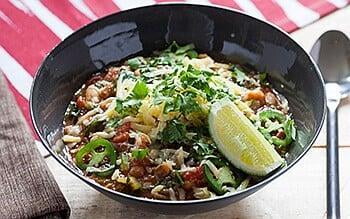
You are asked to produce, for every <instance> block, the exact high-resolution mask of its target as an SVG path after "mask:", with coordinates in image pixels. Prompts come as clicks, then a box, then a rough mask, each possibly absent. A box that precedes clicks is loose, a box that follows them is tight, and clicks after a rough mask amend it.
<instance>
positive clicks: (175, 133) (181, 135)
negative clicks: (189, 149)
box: [161, 120, 187, 143]
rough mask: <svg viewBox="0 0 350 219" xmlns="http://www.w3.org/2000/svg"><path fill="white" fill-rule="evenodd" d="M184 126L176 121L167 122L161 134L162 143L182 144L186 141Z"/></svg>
mask: <svg viewBox="0 0 350 219" xmlns="http://www.w3.org/2000/svg"><path fill="white" fill-rule="evenodd" d="M186 133H187V131H186V126H185V125H184V124H182V123H180V122H179V121H177V120H172V121H170V122H168V124H167V126H166V127H165V128H164V130H163V132H162V133H161V141H162V142H163V143H175V142H183V141H184V140H185V139H186Z"/></svg>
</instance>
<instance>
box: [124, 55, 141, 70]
mask: <svg viewBox="0 0 350 219" xmlns="http://www.w3.org/2000/svg"><path fill="white" fill-rule="evenodd" d="M127 64H128V65H129V66H130V68H131V70H136V69H138V68H139V67H140V66H141V65H142V61H141V58H140V57H135V58H132V59H129V60H128V61H127Z"/></svg>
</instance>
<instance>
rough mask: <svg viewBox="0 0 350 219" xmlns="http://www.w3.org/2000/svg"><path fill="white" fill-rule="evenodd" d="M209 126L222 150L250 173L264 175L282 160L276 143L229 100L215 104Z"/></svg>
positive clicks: (240, 167)
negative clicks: (265, 135) (267, 138)
mask: <svg viewBox="0 0 350 219" xmlns="http://www.w3.org/2000/svg"><path fill="white" fill-rule="evenodd" d="M209 130H210V134H211V136H212V137H213V139H214V141H215V143H216V144H217V146H218V149H219V150H220V151H221V153H222V154H223V155H224V156H225V157H226V158H227V159H228V160H229V161H230V162H231V163H232V164H233V165H234V166H235V167H237V168H239V169H241V170H242V171H244V172H246V173H248V174H251V175H256V176H265V175H267V174H268V173H270V172H271V171H273V170H274V169H276V168H278V167H279V166H281V164H282V163H283V159H282V158H281V156H280V155H279V154H278V153H277V151H276V150H275V149H274V147H273V146H272V145H271V144H270V143H269V142H268V141H267V140H266V139H265V138H264V136H263V135H262V134H261V133H260V132H259V131H258V130H257V129H256V128H255V127H254V125H253V124H252V123H251V122H250V121H249V119H248V118H247V117H245V116H244V114H243V113H242V112H241V111H240V110H239V109H238V107H237V106H236V105H235V104H234V103H233V102H231V101H229V100H226V99H224V100H220V101H219V102H216V103H214V104H213V105H212V107H211V110H210V114H209Z"/></svg>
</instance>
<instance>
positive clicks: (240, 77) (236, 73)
mask: <svg viewBox="0 0 350 219" xmlns="http://www.w3.org/2000/svg"><path fill="white" fill-rule="evenodd" d="M232 77H233V78H235V79H236V81H237V82H238V83H243V81H244V80H245V79H246V75H245V73H244V72H243V71H241V70H240V69H239V68H237V67H235V66H234V67H233V68H232Z"/></svg>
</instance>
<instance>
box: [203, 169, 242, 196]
mask: <svg viewBox="0 0 350 219" xmlns="http://www.w3.org/2000/svg"><path fill="white" fill-rule="evenodd" d="M204 175H205V178H206V180H207V182H208V184H209V186H210V188H212V189H213V190H214V192H215V193H216V194H218V195H222V194H224V193H225V192H226V190H225V189H224V187H223V186H224V185H230V186H235V185H236V182H235V179H234V177H233V176H232V174H231V171H230V169H229V168H228V167H227V166H225V167H221V168H220V169H219V176H218V178H215V176H214V175H213V173H212V172H211V170H210V168H209V167H208V165H204Z"/></svg>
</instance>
